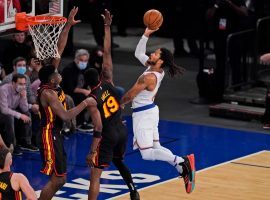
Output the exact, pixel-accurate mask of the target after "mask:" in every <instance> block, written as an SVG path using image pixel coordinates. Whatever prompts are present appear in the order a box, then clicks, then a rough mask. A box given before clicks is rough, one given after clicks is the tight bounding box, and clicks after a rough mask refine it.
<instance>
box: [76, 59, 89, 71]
mask: <svg viewBox="0 0 270 200" xmlns="http://www.w3.org/2000/svg"><path fill="white" fill-rule="evenodd" d="M78 67H79V69H80V70H84V69H85V68H86V67H87V62H82V61H79V64H78Z"/></svg>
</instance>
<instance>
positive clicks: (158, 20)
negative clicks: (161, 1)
mask: <svg viewBox="0 0 270 200" xmlns="http://www.w3.org/2000/svg"><path fill="white" fill-rule="evenodd" d="M162 22H163V16H162V14H161V12H159V11H158V10H155V9H151V10H148V11H147V12H146V13H145V14H144V16H143V23H144V25H145V26H147V27H148V28H149V29H152V30H155V29H157V28H159V27H160V26H161V25H162Z"/></svg>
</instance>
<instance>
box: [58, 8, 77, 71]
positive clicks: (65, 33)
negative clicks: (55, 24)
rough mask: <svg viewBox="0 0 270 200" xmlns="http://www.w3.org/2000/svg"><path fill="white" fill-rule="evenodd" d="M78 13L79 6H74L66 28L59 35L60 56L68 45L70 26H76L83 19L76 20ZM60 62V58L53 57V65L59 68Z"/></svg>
mask: <svg viewBox="0 0 270 200" xmlns="http://www.w3.org/2000/svg"><path fill="white" fill-rule="evenodd" d="M77 13H78V7H74V8H73V9H72V10H71V11H70V13H69V16H68V20H67V23H66V25H65V27H64V29H63V30H62V32H61V34H60V36H59V40H58V43H57V48H58V53H59V55H60V57H61V55H62V54H63V52H64V49H65V47H66V44H67V39H68V33H69V31H70V28H71V27H72V26H74V25H75V24H78V23H80V22H81V20H75V16H76V14H77ZM59 63H60V58H55V59H53V65H54V66H55V67H56V68H58V66H59Z"/></svg>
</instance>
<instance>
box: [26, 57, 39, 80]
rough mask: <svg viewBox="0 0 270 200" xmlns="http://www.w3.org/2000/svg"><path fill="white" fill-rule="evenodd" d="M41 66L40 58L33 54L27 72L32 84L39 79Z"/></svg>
mask: <svg viewBox="0 0 270 200" xmlns="http://www.w3.org/2000/svg"><path fill="white" fill-rule="evenodd" d="M41 67H42V65H41V62H40V60H39V59H38V58H37V57H36V56H31V58H30V59H29V61H28V66H27V71H26V73H25V74H26V75H27V76H28V77H29V78H30V82H31V84H32V83H33V82H34V81H36V80H37V79H38V72H39V70H40V69H41Z"/></svg>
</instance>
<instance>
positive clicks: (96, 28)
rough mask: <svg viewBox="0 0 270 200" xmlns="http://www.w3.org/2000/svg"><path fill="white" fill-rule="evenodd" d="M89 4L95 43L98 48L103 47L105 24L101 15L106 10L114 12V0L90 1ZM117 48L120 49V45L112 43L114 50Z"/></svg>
mask: <svg viewBox="0 0 270 200" xmlns="http://www.w3.org/2000/svg"><path fill="white" fill-rule="evenodd" d="M88 2H89V4H88V5H87V14H88V15H89V19H90V23H91V26H92V30H93V35H94V38H95V41H96V43H97V46H103V37H104V23H103V19H102V17H101V13H103V12H104V10H105V9H108V10H112V9H111V8H112V0H88ZM117 47H119V45H118V44H115V43H113V41H112V48H117Z"/></svg>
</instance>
